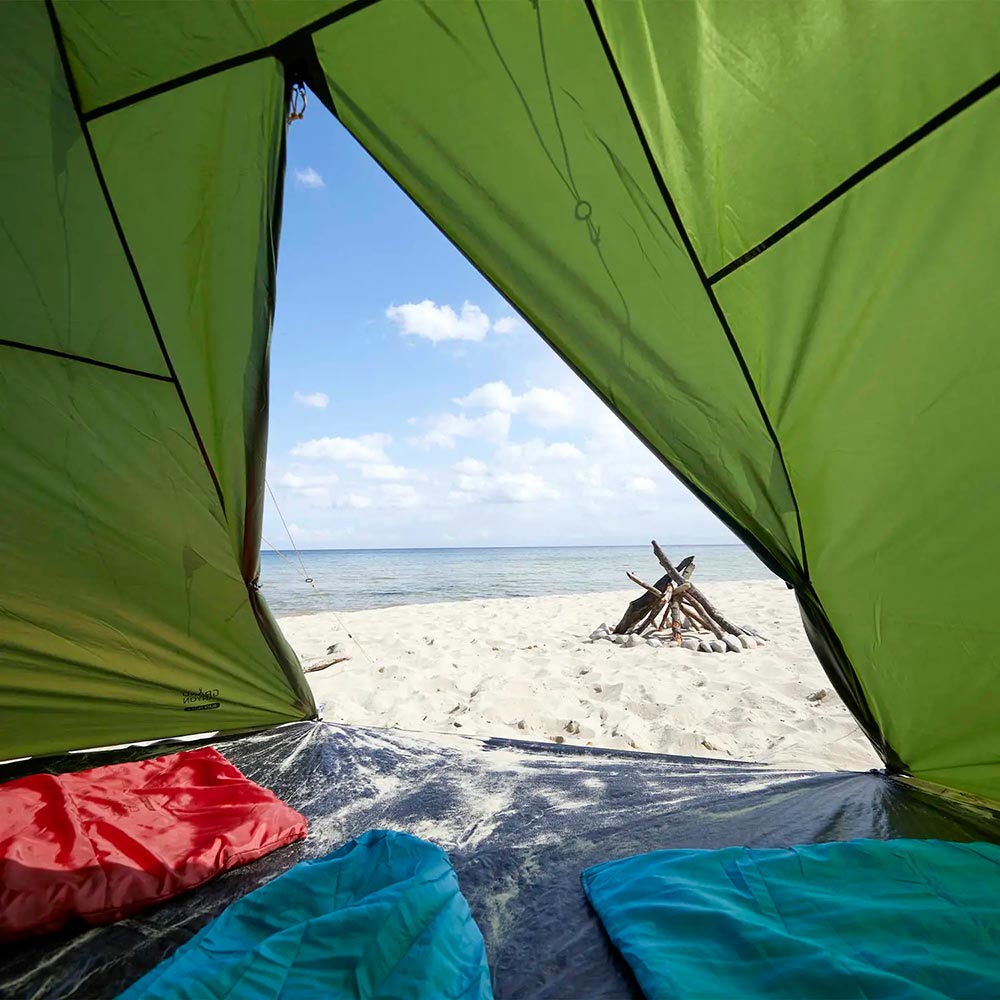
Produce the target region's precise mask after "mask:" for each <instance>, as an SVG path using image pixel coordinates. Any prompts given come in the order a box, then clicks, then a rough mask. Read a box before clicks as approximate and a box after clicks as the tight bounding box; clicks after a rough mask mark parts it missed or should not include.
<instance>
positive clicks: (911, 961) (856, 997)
mask: <svg viewBox="0 0 1000 1000" xmlns="http://www.w3.org/2000/svg"><path fill="white" fill-rule="evenodd" d="M583 883H584V888H585V890H586V892H587V896H588V898H589V899H590V901H591V903H592V904H593V905H594V907H595V909H596V910H597V912H598V914H599V915H600V917H601V921H602V923H603V924H604V926H605V928H606V930H607V932H608V934H609V935H610V937H611V939H612V940H613V941H614V943H615V945H616V946H617V947H618V949H619V950H620V951H621V953H622V955H623V956H624V957H625V959H626V960H627V961H628V963H629V965H630V967H631V968H632V971H633V972H634V973H635V975H636V978H637V979H638V980H639V983H640V985H641V986H642V990H643V993H644V994H645V995H646V997H648V998H649V1000H681V998H691V1000H707V998H713V997H719V998H721V997H735V996H738V997H742V998H746V1000H755V998H761V1000H771V998H778V997H808V998H810V1000H814V998H820V997H830V998H836V1000H875V998H881V997H886V998H888V997H892V998H898V1000H902V998H907V1000H944V998H946V997H968V998H970V1000H971V998H982V997H994V996H997V995H998V992H1000V965H998V964H997V961H996V954H997V946H998V944H1000V904H998V902H997V888H998V886H1000V848H998V847H996V845H994V844H953V843H949V842H947V841H941V840H926V841H925V840H889V841H878V840H855V841H848V842H846V843H838V844H811V845H809V846H806V847H790V848H782V849H758V850H750V849H748V848H743V847H732V848H726V849H724V850H721V851H655V852H653V853H652V854H641V855H638V856H637V857H634V858H628V859H626V860H624V861H611V862H608V863H607V864H603V865H597V866H596V867H594V868H589V869H587V871H585V872H584V873H583Z"/></svg>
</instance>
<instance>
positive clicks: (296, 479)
mask: <svg viewBox="0 0 1000 1000" xmlns="http://www.w3.org/2000/svg"><path fill="white" fill-rule="evenodd" d="M278 482H279V484H280V485H282V486H287V487H288V488H289V489H290V490H302V489H308V488H309V487H311V486H332V485H333V484H334V483H339V482H340V476H338V475H337V473H336V472H324V473H321V474H319V475H312V474H309V475H305V476H303V475H300V474H299V473H297V472H286V473H285V474H284V475H283V476H282V477H281V478H280V479H279V480H278Z"/></svg>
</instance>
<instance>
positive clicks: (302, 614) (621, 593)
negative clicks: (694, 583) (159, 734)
mask: <svg viewBox="0 0 1000 1000" xmlns="http://www.w3.org/2000/svg"><path fill="white" fill-rule="evenodd" d="M772 582H773V581H772V580H764V579H760V580H735V581H729V580H723V581H717V582H716V583H714V584H711V583H710V584H707V586H708V587H713V586H715V587H718V586H719V585H720V583H721V584H722V585H723V586H725V585H726V584H728V583H748V584H758V583H765V584H766V583H772ZM782 586H784V584H782ZM638 593H639V592H638V591H637V590H632V591H627V590H584V591H575V590H573V591H567V592H565V593H555V594H511V595H508V596H505V597H456V598H455V599H454V600H452V601H410V602H407V603H403V604H377V605H372V606H370V607H367V608H351V609H346V610H345V609H342V608H321V609H318V610H315V611H285V612H282V614H280V615H275V618H276V619H277V621H278V622H279V624H280V623H281V622H283V621H290V620H292V619H296V618H312V617H313V616H314V615H360V614H368V613H369V612H375V611H394V610H396V609H398V608H429V607H434V608H437V607H441V608H446V607H450V606H451V605H453V604H475V603H476V602H479V603H486V602H489V603H492V602H494V601H498V602H499V601H544V600H547V599H548V598H550V597H559V598H566V599H569V598H588V597H607V596H608V595H614V596H615V597H616V598H619V597H620V598H621V600H622V610H624V609H625V605H626V604H627V603H628V601H629V600H630V599H631V598H629V597H628V596H627V595H629V594H631V596H632V598H634V597H636V596H637V595H638ZM272 614H274V612H273V611H272ZM598 624H600V622H598ZM594 627H595V628H596V627H597V626H596V625H595V626H594ZM590 631H593V629H591V630H590ZM588 635H589V632H588ZM584 638H586V636H584Z"/></svg>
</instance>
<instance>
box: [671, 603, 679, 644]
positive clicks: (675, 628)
mask: <svg viewBox="0 0 1000 1000" xmlns="http://www.w3.org/2000/svg"><path fill="white" fill-rule="evenodd" d="M670 634H671V635H672V636H673V640H674V643H675V644H676V645H678V646H679V645H680V644H681V609H680V603H679V602H672V603H671V605H670Z"/></svg>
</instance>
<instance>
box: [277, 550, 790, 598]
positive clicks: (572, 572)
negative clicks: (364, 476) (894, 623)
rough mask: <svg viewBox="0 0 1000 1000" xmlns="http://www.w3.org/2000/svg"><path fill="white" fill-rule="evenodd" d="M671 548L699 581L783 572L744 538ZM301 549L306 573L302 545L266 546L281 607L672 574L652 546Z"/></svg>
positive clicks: (617, 584) (569, 589) (496, 592)
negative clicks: (688, 561)
mask: <svg viewBox="0 0 1000 1000" xmlns="http://www.w3.org/2000/svg"><path fill="white" fill-rule="evenodd" d="M666 551H667V553H668V554H669V555H670V558H671V559H672V560H673V561H674V562H675V563H676V562H679V561H680V560H681V559H682V558H683V557H684V556H689V555H693V556H694V557H695V567H696V569H695V577H694V579H695V582H698V581H705V582H711V581H713V580H768V579H774V577H773V575H772V573H771V572H770V570H768V569H767V567H766V566H764V565H763V564H762V563H761V562H760V561H759V560H758V559H757V557H756V556H755V555H754V554H753V553H752V552H751V551H750V550H749V549H748V548H746V547H745V546H743V545H671V546H669V547H667V548H666ZM301 557H302V564H303V565H304V566H305V573H303V571H302V569H301V568H300V566H299V560H298V557H297V556H296V554H295V553H294V552H282V553H281V554H280V555H279V554H278V553H277V552H273V551H267V552H263V553H262V554H261V586H262V588H263V592H264V596H265V597H266V599H267V603H268V604H269V605H270V607H271V610H272V611H273V612H274V614H275V615H279V616H280V615H293V614H306V613H310V612H314V611H331V610H333V611H361V610H364V609H366V608H384V607H389V606H391V605H394V604H431V603H435V602H438V601H469V600H481V599H483V598H491V597H539V596H543V595H550V594H585V593H593V592H596V591H602V590H628V589H629V588H630V587H635V585H634V584H632V583H630V582H629V580H628V578H627V577H626V576H625V571H626V570H630V571H631V572H633V573H635V575H636V576H638V577H639V579H641V580H645V581H646V582H647V583H654V582H655V581H656V580H657V579H658V578H659V577H660V576H661V575H662V571H661V570H660V567H659V563H657V561H656V559H655V558H654V556H653V554H652V551H651V550H650V548H649V546H648V545H643V546H639V545H636V546H628V545H603V546H580V547H553V548H473V549H312V550H303V551H302V552H301ZM304 576H309V577H311V578H312V581H313V585H310V584H308V583H306V582H305V580H304V579H303V577H304ZM636 594H638V588H636Z"/></svg>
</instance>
